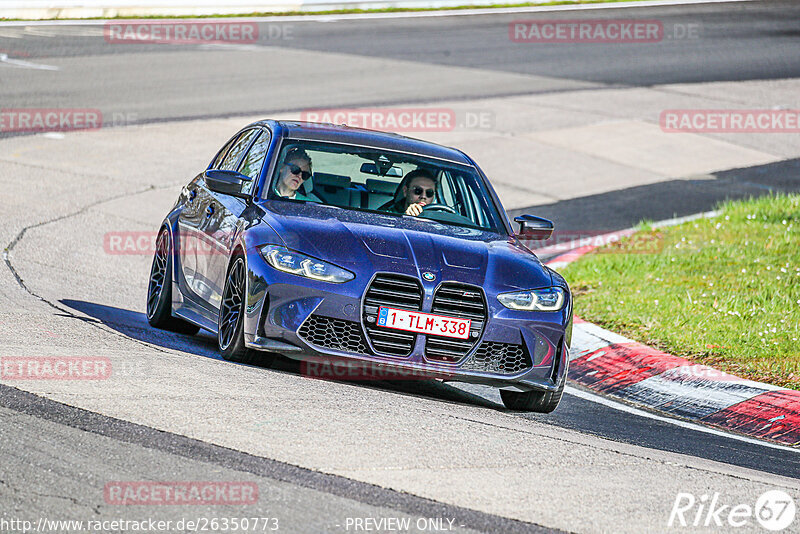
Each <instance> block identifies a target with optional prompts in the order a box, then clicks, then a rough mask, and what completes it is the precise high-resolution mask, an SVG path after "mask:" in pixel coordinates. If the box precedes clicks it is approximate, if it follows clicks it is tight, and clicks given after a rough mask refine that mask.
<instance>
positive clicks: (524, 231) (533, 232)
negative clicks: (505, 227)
mask: <svg viewBox="0 0 800 534" xmlns="http://www.w3.org/2000/svg"><path fill="white" fill-rule="evenodd" d="M514 222H516V223H519V234H517V235H518V236H519V237H523V238H526V239H535V240H542V241H543V240H545V239H550V237H551V236H552V235H553V230H554V229H555V225H554V224H553V221H551V220H549V219H545V218H543V217H536V216H535V215H520V216H518V217H514Z"/></svg>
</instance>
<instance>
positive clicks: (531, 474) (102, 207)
mask: <svg viewBox="0 0 800 534" xmlns="http://www.w3.org/2000/svg"><path fill="white" fill-rule="evenodd" d="M598 18H600V19H633V18H638V19H648V20H658V21H660V23H661V24H663V27H664V30H665V37H664V39H663V40H661V41H660V42H656V43H648V44H641V43H639V44H636V43H634V44H618V43H615V44H587V43H577V44H563V43H556V44H530V43H515V42H512V41H511V40H510V39H509V33H508V25H509V23H510V22H511V21H513V20H519V19H522V20H530V19H542V20H544V19H552V20H557V19H562V20H563V19H598ZM260 27H261V32H260V34H261V38H260V39H259V41H258V42H257V43H250V44H193V45H185V44H181V45H169V44H159V45H153V44H135V45H130V44H112V43H109V42H106V40H105V39H104V38H103V27H102V24H97V23H89V24H84V25H29V26H25V25H19V24H16V25H4V24H2V23H0V81H1V82H0V98H1V99H0V108H2V109H3V110H4V111H6V110H9V109H29V108H44V109H58V108H80V109H93V110H100V111H101V112H102V115H103V117H104V120H103V127H102V128H99V129H97V130H93V131H81V132H66V133H63V134H60V133H59V134H35V135H33V134H29V133H26V132H15V131H9V130H8V129H2V128H0V130H3V131H0V187H2V193H0V214H2V224H0V242H2V245H3V248H4V249H5V252H4V261H5V265H4V266H2V274H0V310H1V311H2V313H1V314H0V357H14V356H83V357H102V358H108V359H109V361H110V363H111V365H112V368H113V370H114V371H113V373H112V375H111V376H110V377H109V378H108V379H106V380H98V381H34V380H28V381H10V380H5V379H2V382H1V383H0V451H1V452H2V458H3V460H2V462H0V520H8V521H10V520H12V519H14V520H26V521H32V522H33V527H32V528H31V531H34V528H35V527H36V526H40V527H41V525H40V524H39V523H38V522H39V521H40V520H41V519H43V518H44V519H48V520H57V519H63V520H80V521H89V520H115V519H122V520H149V519H154V520H163V521H172V525H173V527H172V530H169V531H176V532H184V531H185V532H189V531H194V530H198V529H193V528H189V527H186V526H185V521H188V520H198V519H199V518H208V519H211V518H218V519H222V518H241V517H251V518H254V517H258V518H270V519H277V524H278V525H279V530H280V531H281V532H357V531H362V532H363V531H368V530H370V529H368V528H366V527H367V526H368V525H369V526H375V527H376V528H374V529H372V530H373V531H383V532H406V531H412V532H435V531H439V532H442V531H459V532H472V531H475V532H545V531H552V530H556V531H574V532H662V531H667V530H668V527H667V524H668V520H669V517H670V511H671V510H672V508H673V504H674V503H675V502H676V497H677V496H678V495H679V494H680V493H688V494H692V495H694V496H696V497H697V498H698V500H699V499H700V498H701V496H703V495H706V496H712V495H714V494H719V499H720V502H722V503H724V504H726V505H729V506H735V505H738V504H748V505H750V506H753V505H754V504H755V503H756V500H757V499H758V497H759V496H760V495H762V494H763V493H764V492H765V491H768V490H771V489H782V490H784V491H786V492H788V493H789V494H790V495H793V496H794V497H795V500H796V502H797V503H798V504H800V499H798V497H800V481H799V480H798V479H800V453H799V452H798V450H796V449H790V448H788V447H779V446H771V445H769V444H765V443H759V442H756V441H754V440H745V439H741V438H740V437H738V436H732V435H728V434H723V433H721V432H706V431H703V429H700V428H693V427H687V426H685V425H683V426H681V425H676V424H673V423H672V422H669V421H664V420H662V419H655V418H652V417H650V414H649V413H645V412H636V411H631V410H630V409H628V407H627V406H621V405H616V404H615V403H613V402H603V399H600V398H599V397H597V396H596V395H594V394H592V393H589V392H585V391H583V390H577V389H575V388H573V389H571V390H570V389H568V390H567V392H566V394H565V396H564V399H563V401H562V404H561V405H560V407H559V408H558V409H557V410H556V412H554V413H553V414H550V415H530V414H520V413H515V412H509V411H506V410H505V409H504V408H503V407H502V403H501V402H500V399H499V395H498V394H497V392H496V391H495V390H490V389H487V388H482V387H477V386H463V385H455V384H443V383H438V382H419V381H384V382H334V381H322V380H313V379H309V378H307V377H304V376H301V374H300V372H299V370H298V368H297V365H296V364H294V363H292V362H291V361H280V362H279V363H278V364H277V365H276V366H275V368H274V369H263V368H260V367H258V366H246V365H238V364H233V363H229V362H225V361H223V360H221V358H220V357H219V356H218V354H217V352H216V348H215V339H214V338H213V337H212V336H210V335H208V334H207V333H201V334H200V335H198V336H194V337H187V336H181V335H178V334H170V333H167V332H163V331H158V330H154V329H152V328H150V327H149V326H148V324H147V321H146V319H145V316H144V308H145V293H146V282H147V276H148V272H149V267H150V261H151V255H150V252H149V251H147V250H144V251H137V252H134V253H120V252H118V251H117V252H115V251H114V250H109V247H108V246H107V236H108V234H109V232H123V233H124V232H140V231H142V232H147V231H155V230H156V229H157V227H158V224H159V223H160V221H161V218H162V217H163V215H164V214H165V213H166V212H167V210H168V209H169V207H170V206H171V205H172V203H173V202H174V200H175V198H176V197H177V195H178V192H179V190H180V188H181V186H182V185H183V184H185V183H186V182H188V181H189V180H190V179H191V178H192V177H194V176H195V175H196V174H197V173H198V172H199V171H200V170H201V169H203V168H204V166H205V165H206V164H207V162H208V159H209V158H210V157H211V156H212V154H213V152H214V151H215V150H216V149H217V148H218V147H219V146H221V144H222V143H223V142H224V141H225V140H226V139H227V138H228V137H229V136H230V135H232V134H233V133H234V132H235V131H236V130H237V129H238V128H239V127H241V126H242V125H244V124H246V123H247V122H249V121H250V120H255V119H257V118H263V117H276V118H282V117H299V116H301V112H302V111H303V110H310V109H322V108H354V107H361V108H364V107H369V108H380V107H384V106H397V107H401V108H417V107H432V108H447V109H450V110H453V112H454V113H455V116H456V117H457V118H458V121H459V122H458V124H457V125H456V127H455V128H453V129H452V130H448V131H416V132H402V133H407V134H408V135H411V136H414V137H420V138H425V139H430V140H433V141H436V142H440V143H443V144H448V145H453V146H457V147H459V148H462V149H464V150H465V151H466V152H467V153H469V154H471V155H474V156H475V158H476V160H477V161H478V162H479V163H480V164H481V166H482V167H483V168H484V170H486V172H487V174H488V175H489V177H490V178H491V179H492V182H493V183H494V184H495V186H496V188H497V190H498V193H499V194H500V196H501V198H502V199H503V201H504V203H505V205H506V207H507V208H508V211H509V213H511V214H516V213H522V212H528V213H536V214H539V215H543V216H545V217H550V218H552V219H553V220H554V221H555V222H556V225H557V229H565V230H571V231H585V230H592V231H598V230H614V229H622V228H628V227H630V226H632V225H635V224H636V223H638V222H639V221H640V220H641V219H643V218H647V219H651V220H660V219H665V218H669V217H673V216H682V215H689V214H693V213H699V212H703V211H707V210H710V209H712V208H713V207H714V205H715V203H716V202H717V201H719V200H721V199H724V198H740V197H744V196H748V195H754V194H765V193H768V192H769V191H798V190H800V173H799V172H798V171H800V163H798V162H800V143H798V141H800V136H798V135H797V134H785V133H771V134H763V133H762V134H759V133H739V134H736V133H725V134H707V135H696V134H687V135H689V137H684V134H668V133H664V132H663V131H662V130H661V129H660V128H659V125H658V121H659V113H660V112H661V111H662V110H664V109H721V108H743V109H800V90H799V89H800V82H798V79H800V53H798V52H800V31H799V30H798V28H800V6H798V5H797V4H796V3H794V2H780V1H774V2H742V3H731V4H707V5H706V4H701V5H694V6H673V7H658V8H647V9H643V8H624V9H605V10H581V11H570V12H558V13H517V14H502V15H491V14H489V15H469V16H465V15H458V14H450V15H449V16H437V17H402V16H400V17H380V18H361V19H358V18H348V17H340V18H336V17H330V18H329V19H327V20H318V19H307V20H296V19H286V20H278V19H276V20H275V21H271V22H260ZM689 34H691V37H688V36H687V35H689ZM475 118H478V119H485V120H484V122H480V121H477V122H476V121H474V120H473V119H475ZM665 147H666V148H665ZM665 151H666V152H667V153H666V154H665ZM104 240H106V241H104ZM104 242H105V243H106V245H105V246H104ZM578 313H579V310H578ZM143 480H151V481H162V482H164V481H187V480H194V481H221V482H237V483H238V482H248V483H254V484H255V485H256V486H257V487H258V499H257V501H256V502H253V503H249V504H246V505H230V504H229V505H224V506H209V505H187V506H177V505H176V506H122V505H116V504H113V503H111V502H109V500H108V499H107V498H106V497H104V488H107V486H108V485H109V484H111V483H115V482H119V481H143ZM695 510H696V509H694V510H693V511H692V513H691V514H688V513H687V518H689V519H694V512H695ZM365 518H370V520H371V521H372V520H374V521H376V522H377V521H380V520H383V521H384V522H383V523H372V522H369V523H366V522H364V521H360V522H359V521H356V519H362V520H363V519H365ZM389 520H391V521H392V522H395V523H391V522H387V521H389ZM402 520H409V521H410V525H412V528H411V529H410V530H402V529H399V528H394V527H396V526H397V525H398V524H402V523H397V522H399V521H402ZM703 520H705V516H703ZM179 521H184V524H183V525H182V526H181V527H176V526H175V525H177V524H178V522H179ZM267 524H269V525H271V524H272V523H267ZM16 525H17V527H19V524H18V523H17V524H16ZM377 525H380V526H379V527H378V526H377ZM393 525H394V527H393ZM798 525H800V520H795V522H794V523H793V524H792V526H791V527H789V528H788V529H786V530H785V531H786V532H800V526H798ZM259 526H260V525H259ZM414 528H416V530H414ZM120 530H121V531H129V530H131V529H130V528H128V529H127V530H126V529H124V528H118V529H117V531H120ZM217 530H218V531H221V530H220V529H219V528H218V529H217ZM732 530H733V531H735V532H763V531H764V530H763V529H761V527H760V526H759V524H758V522H756V520H755V519H752V518H751V520H750V522H749V523H747V524H746V525H745V526H743V527H741V528H736V529H731V527H716V526H714V524H713V522H712V523H711V524H710V525H705V526H703V525H700V526H691V525H690V526H688V527H684V528H680V527H675V528H673V529H672V530H671V531H677V532H684V531H685V532H726V531H732ZM0 531H2V532H22V531H23V529H22V528H16V527H13V526H8V525H7V526H3V524H2V523H0ZM39 531H45V532H49V531H52V532H56V531H69V532H73V531H74V532H78V531H80V532H83V531H88V529H87V528H86V527H84V528H83V530H80V529H78V528H77V527H76V528H74V529H72V530H70V529H68V528H64V529H59V528H56V527H50V528H46V527H42V528H40V529H39ZM96 531H98V532H99V531H101V530H99V529H98V530H96ZM102 531H103V532H106V531H109V532H110V531H114V530H113V529H112V530H102ZM152 531H153V532H155V531H156V530H152Z"/></svg>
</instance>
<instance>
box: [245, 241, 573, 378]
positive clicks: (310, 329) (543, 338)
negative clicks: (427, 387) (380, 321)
mask: <svg viewBox="0 0 800 534" xmlns="http://www.w3.org/2000/svg"><path fill="white" fill-rule="evenodd" d="M248 256H254V257H249V258H248V260H249V261H248V271H249V276H248V295H247V303H246V309H245V324H244V335H245V343H246V345H247V346H248V347H249V348H252V349H255V350H263V351H269V352H277V353H280V354H282V355H284V356H287V357H290V358H293V359H297V360H301V361H304V362H306V365H319V364H321V363H325V362H330V361H332V360H337V361H341V360H345V361H348V362H361V363H363V364H365V365H367V364H368V365H370V366H373V368H375V367H376V366H377V367H378V368H387V369H394V370H395V371H396V373H395V374H392V375H391V376H396V377H398V378H402V377H410V378H415V377H425V378H437V379H441V380H445V381H459V382H469V383H476V384H485V385H490V386H494V387H498V388H503V389H512V390H517V391H529V390H540V391H554V390H556V389H558V387H559V386H560V385H561V384H562V383H563V381H564V380H565V379H566V373H567V366H568V362H569V346H568V339H569V336H568V335H567V333H568V331H569V328H570V327H571V321H572V314H571V302H568V303H567V306H565V308H564V310H562V312H555V313H553V312H549V313H545V312H540V313H533V312H520V311H514V310H509V309H507V308H505V307H503V306H502V305H500V304H499V303H498V302H496V299H495V298H494V297H493V296H491V295H488V294H487V295H486V299H487V310H486V311H487V321H486V325H485V328H484V329H483V332H482V335H481V337H480V339H479V340H478V342H477V343H476V345H475V347H474V349H473V350H471V351H470V352H469V353H468V354H467V355H466V356H465V357H463V358H462V359H461V360H459V361H457V362H453V363H447V362H442V361H436V360H431V359H428V358H426V354H425V343H426V336H425V335H421V334H420V335H418V336H417V340H416V343H415V344H414V346H413V349H412V351H411V353H410V354H409V355H408V356H406V357H397V356H389V355H385V354H381V353H380V352H379V351H377V350H375V349H374V347H373V346H372V344H371V343H370V340H369V336H367V335H366V331H365V329H364V327H363V324H362V323H363V321H362V297H363V295H364V292H365V291H366V289H367V284H368V282H369V281H368V280H359V279H358V278H356V279H354V280H352V281H350V282H346V283H344V284H331V283H326V282H318V281H314V280H310V279H306V278H302V277H299V276H295V275H291V274H286V273H281V272H279V271H276V270H275V269H273V268H272V267H270V266H269V265H267V264H266V262H264V260H263V259H262V258H261V257H260V255H259V254H258V253H257V252H256V253H255V254H252V255H248ZM423 290H424V291H425V293H426V295H427V293H428V292H429V288H425V287H423ZM431 292H432V290H431ZM425 302H427V303H428V305H429V304H430V300H429V299H427V298H426V299H425ZM422 311H430V310H429V309H426V308H425V307H424V305H423V310H422ZM342 340H345V341H342ZM514 346H517V347H523V348H524V351H525V352H526V353H527V356H528V360H527V363H528V364H527V365H525V366H520V365H519V361H518V360H514V363H513V365H506V364H505V363H504V362H506V361H507V360H508V358H509V350H508V349H507V348H508V347H514ZM501 353H502V354H501ZM501 357H502V358H505V359H504V360H502V361H500V360H499V359H498V358H501ZM512 357H513V358H519V352H516V353H515V354H514V355H513V356H512ZM493 358H495V359H493ZM498 362H499V363H498ZM390 374H391V373H390ZM387 376H389V375H387ZM345 378H346V377H345Z"/></svg>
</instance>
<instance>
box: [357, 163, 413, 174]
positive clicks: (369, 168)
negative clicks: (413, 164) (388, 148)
mask: <svg viewBox="0 0 800 534" xmlns="http://www.w3.org/2000/svg"><path fill="white" fill-rule="evenodd" d="M390 165H391V164H389V165H386V166H383V165H381V168H380V169H379V168H378V166H377V165H375V164H374V163H362V164H361V172H363V173H364V174H374V175H375V176H390V177H393V178H400V177H401V176H403V169H401V168H400V167H394V166H390Z"/></svg>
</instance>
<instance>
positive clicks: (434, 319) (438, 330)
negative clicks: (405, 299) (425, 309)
mask: <svg viewBox="0 0 800 534" xmlns="http://www.w3.org/2000/svg"><path fill="white" fill-rule="evenodd" d="M470 324H472V321H470V320H469V319H458V318H456V317H447V316H444V315H434V314H432V313H422V312H413V311H408V310H398V309H397V308H384V307H383V306H381V308H380V311H379V312H378V326H384V327H386V328H394V329H395V330H405V331H407V332H418V333H420V334H431V335H435V336H444V337H455V338H458V339H468V338H469V327H470Z"/></svg>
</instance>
